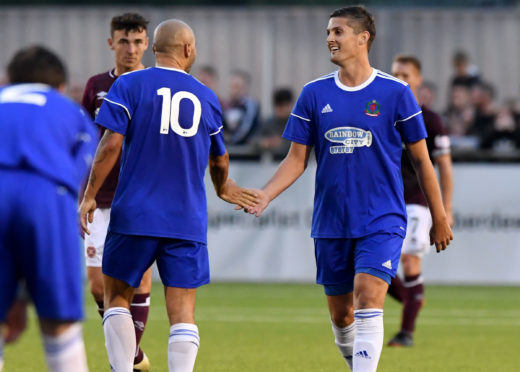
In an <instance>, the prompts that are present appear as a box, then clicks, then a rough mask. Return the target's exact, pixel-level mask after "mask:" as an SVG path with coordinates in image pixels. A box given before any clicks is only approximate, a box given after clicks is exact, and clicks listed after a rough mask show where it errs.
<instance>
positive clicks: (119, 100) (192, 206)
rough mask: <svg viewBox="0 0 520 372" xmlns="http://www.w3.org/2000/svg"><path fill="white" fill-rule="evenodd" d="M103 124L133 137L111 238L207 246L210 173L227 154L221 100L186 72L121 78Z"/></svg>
mask: <svg viewBox="0 0 520 372" xmlns="http://www.w3.org/2000/svg"><path fill="white" fill-rule="evenodd" d="M96 123H97V124H99V125H101V126H103V127H105V128H108V129H110V130H112V131H114V132H117V133H120V134H122V135H124V136H125V138H124V142H123V149H122V158H121V172H120V174H119V183H118V186H117V189H116V194H115V196H114V201H113V203H112V211H111V216H110V226H109V230H110V231H114V232H117V233H120V234H128V235H144V236H156V237H169V238H177V239H186V240H193V241H198V242H202V243H206V239H207V238H206V235H207V205H206V191H205V187H204V173H205V170H206V167H207V165H208V159H209V154H210V153H211V154H214V155H217V156H220V155H223V154H225V152H226V149H225V146H224V139H223V136H222V132H221V129H222V113H221V109H220V104H219V101H218V99H217V97H216V95H215V94H214V93H213V92H212V91H211V90H210V89H209V88H207V87H206V86H204V85H203V84H201V83H200V82H199V81H197V80H196V79H195V78H193V77H192V76H190V75H188V74H186V73H185V72H184V71H181V70H177V69H171V68H163V67H152V68H148V69H145V70H140V71H135V72H131V73H128V74H125V75H122V76H120V77H119V78H118V79H117V80H116V81H115V83H114V84H113V85H112V87H111V88H110V91H109V92H108V94H107V96H106V97H105V101H104V102H103V104H102V106H101V108H100V111H99V114H98V116H97V118H96Z"/></svg>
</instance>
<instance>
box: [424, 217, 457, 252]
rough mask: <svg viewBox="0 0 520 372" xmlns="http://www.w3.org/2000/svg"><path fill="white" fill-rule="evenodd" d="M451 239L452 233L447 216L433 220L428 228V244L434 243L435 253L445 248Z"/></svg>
mask: <svg viewBox="0 0 520 372" xmlns="http://www.w3.org/2000/svg"><path fill="white" fill-rule="evenodd" d="M451 240H453V233H452V232H451V228H450V225H449V224H448V220H447V218H444V219H442V220H440V221H437V222H435V221H434V222H433V225H432V228H431V230H430V244H435V248H436V249H437V253H438V252H440V251H443V250H445V249H446V248H447V247H448V245H449V244H450V241H451Z"/></svg>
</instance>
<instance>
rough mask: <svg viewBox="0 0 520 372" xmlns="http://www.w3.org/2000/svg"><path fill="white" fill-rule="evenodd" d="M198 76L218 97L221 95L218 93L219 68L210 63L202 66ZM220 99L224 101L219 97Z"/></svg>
mask: <svg viewBox="0 0 520 372" xmlns="http://www.w3.org/2000/svg"><path fill="white" fill-rule="evenodd" d="M196 78H197V80H198V81H200V82H201V83H202V84H204V85H205V86H207V87H208V88H209V89H211V90H212V91H213V92H214V93H215V94H216V95H217V97H219V93H218V72H217V70H216V69H215V68H214V67H213V66H210V65H204V66H201V67H200V68H199V70H198V73H197V74H196ZM219 101H220V102H221V103H222V100H221V99H220V97H219Z"/></svg>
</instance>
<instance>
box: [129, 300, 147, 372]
mask: <svg viewBox="0 0 520 372" xmlns="http://www.w3.org/2000/svg"><path fill="white" fill-rule="evenodd" d="M149 310H150V293H139V294H136V295H134V299H133V300H132V303H131V304H130V314H132V319H133V320H134V328H135V344H136V345H137V350H136V353H135V358H134V364H137V363H140V362H141V361H142V360H143V351H142V350H141V348H140V347H139V343H140V342H141V337H142V336H143V332H144V328H145V326H146V321H147V320H148V312H149Z"/></svg>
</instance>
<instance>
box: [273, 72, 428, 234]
mask: <svg viewBox="0 0 520 372" xmlns="http://www.w3.org/2000/svg"><path fill="white" fill-rule="evenodd" d="M283 137H284V138H286V139H288V140H290V141H294V142H297V143H300V144H304V145H308V146H314V149H315V154H316V160H317V171H316V186H315V195H314V214H313V219H312V237H314V238H357V237H362V236H366V235H369V234H372V233H375V232H394V233H397V234H399V235H401V236H403V237H404V235H405V233H406V209H405V204H404V198H403V182H402V177H401V153H402V142H415V141H418V140H421V139H423V138H425V137H426V130H425V127H424V121H423V118H422V115H421V109H420V108H419V106H418V105H417V102H416V100H415V97H414V96H413V94H412V92H411V90H410V88H409V87H408V84H406V83H405V82H403V81H401V80H398V79H396V78H394V77H393V76H391V75H388V74H386V73H383V72H381V71H378V70H376V69H373V72H372V75H371V76H370V78H369V79H368V80H367V81H366V82H365V83H363V84H362V85H360V86H357V87H348V86H345V85H344V84H342V83H341V81H340V80H339V78H338V72H334V73H331V74H329V75H326V76H324V77H322V78H320V79H317V80H315V81H312V82H310V83H308V84H307V85H305V87H304V88H303V90H302V92H301V94H300V97H299V98H298V101H297V102H296V105H295V107H294V109H293V112H292V114H291V117H290V118H289V121H288V122H287V126H286V129H285V132H284V134H283Z"/></svg>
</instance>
